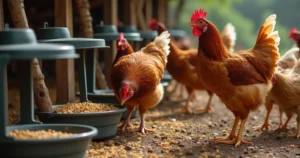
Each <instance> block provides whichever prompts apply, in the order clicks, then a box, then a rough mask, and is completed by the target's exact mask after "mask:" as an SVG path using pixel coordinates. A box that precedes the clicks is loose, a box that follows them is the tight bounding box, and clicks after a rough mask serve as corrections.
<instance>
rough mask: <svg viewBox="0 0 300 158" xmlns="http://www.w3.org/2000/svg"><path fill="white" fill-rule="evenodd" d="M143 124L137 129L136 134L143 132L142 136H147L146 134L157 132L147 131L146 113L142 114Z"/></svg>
mask: <svg viewBox="0 0 300 158" xmlns="http://www.w3.org/2000/svg"><path fill="white" fill-rule="evenodd" d="M140 115H141V124H140V127H139V128H138V129H137V130H134V131H135V132H141V133H142V134H145V133H148V132H150V133H155V130H153V129H147V128H146V126H145V114H144V113H141V114H140Z"/></svg>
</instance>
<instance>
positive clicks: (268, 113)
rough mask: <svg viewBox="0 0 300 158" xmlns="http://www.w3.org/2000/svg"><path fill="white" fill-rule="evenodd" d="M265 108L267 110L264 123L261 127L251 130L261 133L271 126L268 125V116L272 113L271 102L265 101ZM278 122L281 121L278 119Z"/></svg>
mask: <svg viewBox="0 0 300 158" xmlns="http://www.w3.org/2000/svg"><path fill="white" fill-rule="evenodd" d="M265 106H266V109H267V116H266V118H265V121H264V123H263V124H262V125H259V126H255V127H253V129H254V130H256V131H262V130H264V129H266V130H268V129H269V126H272V125H271V124H270V123H269V117H270V114H271V111H272V108H273V102H272V101H267V102H266V104H265ZM280 121H281V119H280Z"/></svg>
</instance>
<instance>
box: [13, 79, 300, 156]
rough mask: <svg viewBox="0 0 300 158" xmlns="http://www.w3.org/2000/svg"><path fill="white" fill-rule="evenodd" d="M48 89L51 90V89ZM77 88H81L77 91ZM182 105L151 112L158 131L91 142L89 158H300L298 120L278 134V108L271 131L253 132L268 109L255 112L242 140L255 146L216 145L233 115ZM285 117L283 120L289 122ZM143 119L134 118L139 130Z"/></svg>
mask: <svg viewBox="0 0 300 158" xmlns="http://www.w3.org/2000/svg"><path fill="white" fill-rule="evenodd" d="M47 85H48V87H50V88H49V90H50V95H51V98H52V99H53V100H54V99H55V91H54V87H53V86H52V84H47ZM49 85H50V86H49ZM76 89H77V88H76ZM17 96H18V91H17V90H16V89H13V88H10V91H9V103H10V105H9V114H10V117H9V122H10V124H14V123H15V122H16V121H17V120H18V110H16V109H18V104H17V102H18V97H17ZM207 99H208V95H207V94H206V93H204V92H199V93H198V95H197V100H196V101H195V102H194V104H193V106H194V107H195V106H205V104H206V102H207ZM183 103H184V101H175V100H174V99H172V101H163V102H162V103H161V104H160V105H158V106H157V107H155V108H153V109H151V110H149V111H148V112H147V116H146V126H147V127H150V128H152V129H155V130H156V133H147V134H145V135H142V134H140V133H136V132H132V131H130V129H129V131H127V132H126V133H121V132H118V133H117V135H116V136H113V137H111V138H108V139H105V140H102V141H94V142H92V143H91V145H90V148H89V150H88V151H87V157H88V158H94V157H238V158H243V157H245V158H246V157H259V158H260V157H277V158H285V157H289V158H300V139H296V138H290V137H288V136H287V135H288V133H295V132H296V129H295V128H296V121H295V116H294V117H293V118H292V119H291V121H290V123H289V125H288V128H289V130H281V131H274V129H275V128H277V126H278V120H279V112H278V107H276V106H275V107H274V109H273V111H272V113H271V117H270V123H271V124H272V127H271V129H269V131H263V132H261V131H254V130H253V129H252V127H253V126H257V125H260V124H261V123H262V122H263V119H264V117H265V108H264V107H263V106H261V107H260V108H259V109H258V110H257V111H255V112H252V113H251V114H250V116H249V119H248V121H247V124H246V127H245V131H244V138H245V139H246V140H248V141H252V142H253V143H254V146H251V145H244V144H242V145H240V146H239V147H237V148H235V147H234V146H233V145H225V144H217V143H215V142H212V141H211V140H210V139H211V138H213V137H220V136H221V137H223V136H224V137H225V136H227V135H228V133H229V132H230V130H231V127H232V125H233V121H234V117H233V115H232V113H231V112H230V111H229V110H227V109H226V107H225V105H223V104H222V103H221V102H220V101H219V99H218V98H217V97H216V96H214V97H213V101H212V106H213V107H214V109H215V112H212V113H203V114H184V113H174V112H172V110H173V109H175V108H178V107H181V106H182V104H183ZM285 119H286V118H285V117H284V121H285ZM139 120H140V119H139V117H137V118H135V119H132V123H133V124H134V125H135V127H133V128H137V127H138V125H139Z"/></svg>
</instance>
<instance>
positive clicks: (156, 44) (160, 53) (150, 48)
mask: <svg viewBox="0 0 300 158" xmlns="http://www.w3.org/2000/svg"><path fill="white" fill-rule="evenodd" d="M141 51H142V52H144V53H147V54H150V55H153V56H155V57H157V58H160V59H162V62H164V63H165V64H166V63H167V56H168V55H169V54H170V33H169V32H168V31H164V32H162V33H161V34H160V35H159V36H157V37H156V38H155V39H154V41H153V42H151V43H149V44H148V45H147V46H145V47H144V48H143V49H142V50H141Z"/></svg>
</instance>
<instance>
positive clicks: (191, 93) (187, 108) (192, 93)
mask: <svg viewBox="0 0 300 158" xmlns="http://www.w3.org/2000/svg"><path fill="white" fill-rule="evenodd" d="M186 90H187V92H188V99H187V101H186V103H185V106H184V107H183V108H180V109H179V110H178V109H175V110H174V112H178V111H179V112H186V113H192V112H193V111H192V109H191V107H190V104H191V102H192V101H193V99H194V98H195V90H194V89H193V88H191V87H188V86H186Z"/></svg>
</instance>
